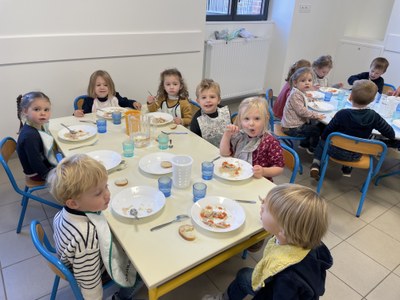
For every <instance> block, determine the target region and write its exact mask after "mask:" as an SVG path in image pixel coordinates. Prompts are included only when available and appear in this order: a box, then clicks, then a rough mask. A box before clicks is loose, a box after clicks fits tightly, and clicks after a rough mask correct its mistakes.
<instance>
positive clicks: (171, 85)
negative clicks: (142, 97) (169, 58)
mask: <svg viewBox="0 0 400 300" xmlns="http://www.w3.org/2000/svg"><path fill="white" fill-rule="evenodd" d="M188 98H189V92H188V90H187V87H186V83H185V81H184V80H183V77H182V74H181V72H179V71H178V70H177V69H167V70H164V71H163V72H161V74H160V84H159V86H158V91H157V96H156V97H154V96H148V97H147V108H148V110H149V111H150V112H154V111H162V112H165V113H168V114H170V115H172V116H173V117H174V123H175V124H178V125H179V124H181V125H184V126H189V125H190V122H191V121H192V109H191V107H190V103H189V100H188Z"/></svg>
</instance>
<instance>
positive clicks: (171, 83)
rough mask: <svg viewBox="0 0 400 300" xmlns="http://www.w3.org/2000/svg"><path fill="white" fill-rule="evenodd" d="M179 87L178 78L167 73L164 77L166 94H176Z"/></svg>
mask: <svg viewBox="0 0 400 300" xmlns="http://www.w3.org/2000/svg"><path fill="white" fill-rule="evenodd" d="M180 89H181V83H180V81H179V78H178V77H177V76H175V75H167V76H165V77H164V90H165V91H166V92H167V94H168V95H171V96H178V94H179V91H180Z"/></svg>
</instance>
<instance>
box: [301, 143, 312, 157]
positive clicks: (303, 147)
mask: <svg viewBox="0 0 400 300" xmlns="http://www.w3.org/2000/svg"><path fill="white" fill-rule="evenodd" d="M298 147H299V148H300V149H304V150H306V152H307V153H308V154H310V155H314V150H313V149H311V148H310V147H309V146H307V147H306V146H302V145H299V146H298Z"/></svg>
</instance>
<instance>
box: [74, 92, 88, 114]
mask: <svg viewBox="0 0 400 300" xmlns="http://www.w3.org/2000/svg"><path fill="white" fill-rule="evenodd" d="M86 98H87V95H80V96H78V97H76V98H75V99H74V110H78V109H82V106H83V103H84V102H85V99H86Z"/></svg>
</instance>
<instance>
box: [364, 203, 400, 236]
mask: <svg viewBox="0 0 400 300" xmlns="http://www.w3.org/2000/svg"><path fill="white" fill-rule="evenodd" d="M371 225H372V226H374V227H376V228H378V229H380V230H382V231H384V232H386V233H387V234H388V235H390V236H392V237H394V238H395V239H396V240H397V241H400V230H399V228H400V207H397V206H394V207H393V208H391V209H390V210H389V211H387V212H385V213H384V214H382V215H381V216H379V217H378V218H376V219H375V220H374V221H372V222H371Z"/></svg>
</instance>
